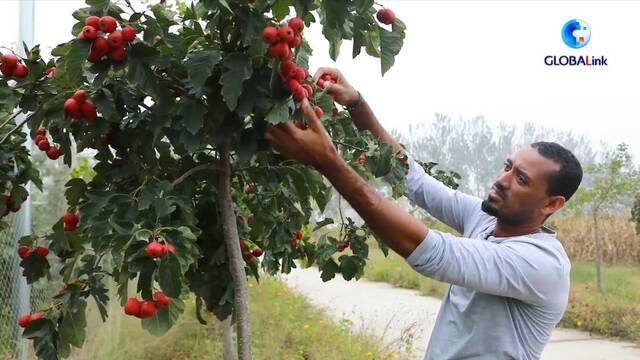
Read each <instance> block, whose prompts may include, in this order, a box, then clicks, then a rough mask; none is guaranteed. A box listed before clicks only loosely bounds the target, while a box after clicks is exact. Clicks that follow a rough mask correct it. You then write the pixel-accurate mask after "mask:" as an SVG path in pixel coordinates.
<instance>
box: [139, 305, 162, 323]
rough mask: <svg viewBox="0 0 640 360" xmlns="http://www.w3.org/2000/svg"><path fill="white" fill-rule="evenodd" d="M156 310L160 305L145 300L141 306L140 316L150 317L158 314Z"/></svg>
mask: <svg viewBox="0 0 640 360" xmlns="http://www.w3.org/2000/svg"><path fill="white" fill-rule="evenodd" d="M156 311H158V307H157V306H156V303H155V302H153V301H145V302H143V303H142V305H141V306H140V318H141V319H146V318H150V317H152V316H153V315H155V314H156Z"/></svg>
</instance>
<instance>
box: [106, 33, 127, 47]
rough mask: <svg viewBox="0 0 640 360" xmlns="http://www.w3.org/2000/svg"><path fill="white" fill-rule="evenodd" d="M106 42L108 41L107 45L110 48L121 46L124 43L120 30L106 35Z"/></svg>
mask: <svg viewBox="0 0 640 360" xmlns="http://www.w3.org/2000/svg"><path fill="white" fill-rule="evenodd" d="M107 42H108V43H109V47H110V48H112V49H118V48H121V47H122V46H123V45H124V38H123V37H122V33H121V32H120V31H114V32H112V33H111V34H109V37H107Z"/></svg>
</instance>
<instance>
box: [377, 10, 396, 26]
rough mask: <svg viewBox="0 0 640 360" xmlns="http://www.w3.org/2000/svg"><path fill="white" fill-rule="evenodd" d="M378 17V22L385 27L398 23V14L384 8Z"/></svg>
mask: <svg viewBox="0 0 640 360" xmlns="http://www.w3.org/2000/svg"><path fill="white" fill-rule="evenodd" d="M376 17H377V18H378V21H380V22H381V23H383V24H385V25H391V24H393V23H394V22H396V14H395V13H394V12H393V10H391V9H387V8H383V9H380V10H378V13H377V14H376Z"/></svg>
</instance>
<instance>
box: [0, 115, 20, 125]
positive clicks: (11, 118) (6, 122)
mask: <svg viewBox="0 0 640 360" xmlns="http://www.w3.org/2000/svg"><path fill="white" fill-rule="evenodd" d="M20 113H21V111H18V112H15V113H13V115H11V116H9V118H8V119H7V120H6V121H5V122H3V123H2V125H0V129H2V128H3V127H5V126H6V125H7V124H8V123H10V122H11V120H13V119H15V118H16V116H18V115H20Z"/></svg>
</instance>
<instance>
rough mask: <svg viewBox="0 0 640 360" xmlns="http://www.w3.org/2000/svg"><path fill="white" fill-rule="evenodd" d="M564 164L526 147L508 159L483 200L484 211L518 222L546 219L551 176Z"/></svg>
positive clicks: (515, 223) (514, 222)
mask: <svg viewBox="0 0 640 360" xmlns="http://www.w3.org/2000/svg"><path fill="white" fill-rule="evenodd" d="M559 169H560V165H558V164H557V163H555V162H553V161H552V160H549V159H547V158H545V157H543V156H542V155H540V154H539V153H538V151H537V150H536V149H534V148H532V147H529V146H528V147H525V148H523V149H521V150H519V151H517V152H516V153H515V154H513V155H511V157H510V158H508V159H507V160H506V161H505V164H504V169H503V171H502V173H501V174H500V176H498V179H497V180H496V182H495V183H494V184H493V186H492V187H491V189H490V190H489V195H488V196H487V199H485V200H484V201H483V202H482V210H483V211H484V212H486V213H487V214H489V215H492V216H495V217H496V218H498V219H499V220H501V221H504V222H505V223H508V224H512V225H518V224H523V223H527V222H530V221H532V220H533V218H534V217H540V218H541V219H543V218H544V217H545V215H546V214H544V213H543V212H542V208H543V207H544V206H545V205H547V203H548V201H549V196H548V195H547V182H548V180H547V179H548V178H547V175H548V174H550V173H553V172H554V171H558V170H559Z"/></svg>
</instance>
